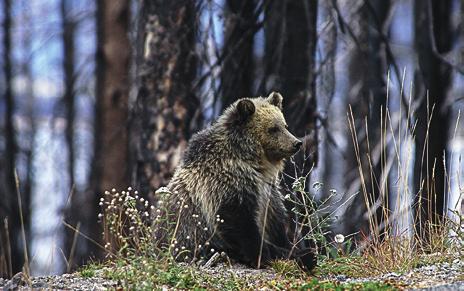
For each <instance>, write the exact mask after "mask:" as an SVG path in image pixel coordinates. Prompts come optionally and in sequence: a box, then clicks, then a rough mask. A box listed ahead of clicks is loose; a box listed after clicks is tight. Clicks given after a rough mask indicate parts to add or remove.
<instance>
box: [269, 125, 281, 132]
mask: <svg viewBox="0 0 464 291" xmlns="http://www.w3.org/2000/svg"><path fill="white" fill-rule="evenodd" d="M279 130H280V129H279V127H278V126H273V127H271V128H269V130H268V131H269V133H277V132H279Z"/></svg>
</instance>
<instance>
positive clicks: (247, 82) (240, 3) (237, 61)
mask: <svg viewBox="0 0 464 291" xmlns="http://www.w3.org/2000/svg"><path fill="white" fill-rule="evenodd" d="M255 2H256V1H255V0H227V1H226V5H225V11H224V23H225V25H224V26H225V37H224V39H225V40H224V45H223V54H224V55H225V61H224V64H223V65H222V70H221V89H222V90H221V99H222V108H226V107H227V106H229V105H230V104H232V103H233V102H234V101H235V100H237V99H238V98H241V97H246V96H251V95H252V89H253V80H254V63H253V56H254V54H253V45H254V37H255V34H254V33H253V30H254V27H255V26H256V25H257V24H256V21H257V19H256V15H255V8H256V3H255Z"/></svg>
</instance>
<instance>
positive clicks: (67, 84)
mask: <svg viewBox="0 0 464 291" xmlns="http://www.w3.org/2000/svg"><path fill="white" fill-rule="evenodd" d="M70 3H71V2H69V1H66V0H62V1H61V5H60V12H61V19H62V27H63V34H62V37H63V62H62V67H63V76H64V94H63V104H64V106H65V108H66V109H65V110H66V131H65V140H66V147H67V151H68V164H67V165H68V176H69V185H70V186H71V187H73V186H74V182H75V178H74V162H75V153H74V119H75V109H74V107H75V104H74V103H75V89H76V88H75V59H74V58H75V55H74V51H75V43H74V42H75V39H74V34H75V28H76V23H75V21H74V20H73V19H72V18H71V16H70V13H71V12H72V5H71V4H70Z"/></svg>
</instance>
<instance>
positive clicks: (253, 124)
mask: <svg viewBox="0 0 464 291" xmlns="http://www.w3.org/2000/svg"><path fill="white" fill-rule="evenodd" d="M282 100H283V97H282V95H280V94H279V93H277V92H272V93H271V94H270V95H269V96H268V97H266V98H263V97H258V98H244V99H240V100H238V101H237V102H235V104H234V105H235V106H234V107H233V109H234V114H233V115H234V119H235V123H236V124H237V125H240V126H243V127H244V128H246V132H247V134H249V135H251V136H252V137H253V139H257V140H258V142H259V144H260V145H261V147H262V151H263V153H264V155H265V157H266V158H267V160H268V161H269V162H280V161H282V160H284V159H285V158H289V157H290V156H292V155H294V154H295V153H296V152H297V151H298V150H299V149H300V148H301V145H302V144H303V143H302V141H301V140H299V139H298V138H296V137H295V136H294V135H293V134H291V133H290V131H288V126H287V123H286V121H285V118H284V115H283V113H282Z"/></svg>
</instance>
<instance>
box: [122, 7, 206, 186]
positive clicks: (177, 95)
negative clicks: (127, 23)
mask: <svg viewBox="0 0 464 291" xmlns="http://www.w3.org/2000/svg"><path fill="white" fill-rule="evenodd" d="M141 11H142V13H141V15H140V17H139V21H140V23H139V28H142V29H141V30H140V31H139V32H138V36H137V37H138V41H137V43H138V46H139V47H143V52H141V53H142V55H139V56H137V58H138V60H141V62H140V65H139V67H138V68H137V97H136V100H135V104H134V106H133V109H132V115H131V118H132V120H131V123H132V124H131V139H130V142H131V144H130V147H131V153H132V154H131V157H132V177H133V181H134V185H136V186H137V187H138V189H139V190H140V191H141V192H143V193H145V194H148V193H149V192H150V191H152V190H155V189H157V188H158V187H160V186H163V185H166V184H167V183H168V181H169V179H170V178H171V175H172V173H173V171H174V169H175V167H176V166H177V165H178V164H179V162H180V160H181V157H182V152H183V150H184V149H185V147H186V145H187V140H188V138H189V137H190V135H191V134H192V133H193V132H195V131H196V130H197V129H198V128H199V125H200V124H201V111H200V104H199V100H198V98H197V96H196V95H195V92H192V82H193V80H194V79H195V76H196V71H197V65H196V64H197V57H196V55H195V51H194V47H195V33H196V27H197V22H198V20H197V7H196V6H195V2H194V1H179V0H173V1H161V0H155V1H148V0H145V1H141Z"/></svg>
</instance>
